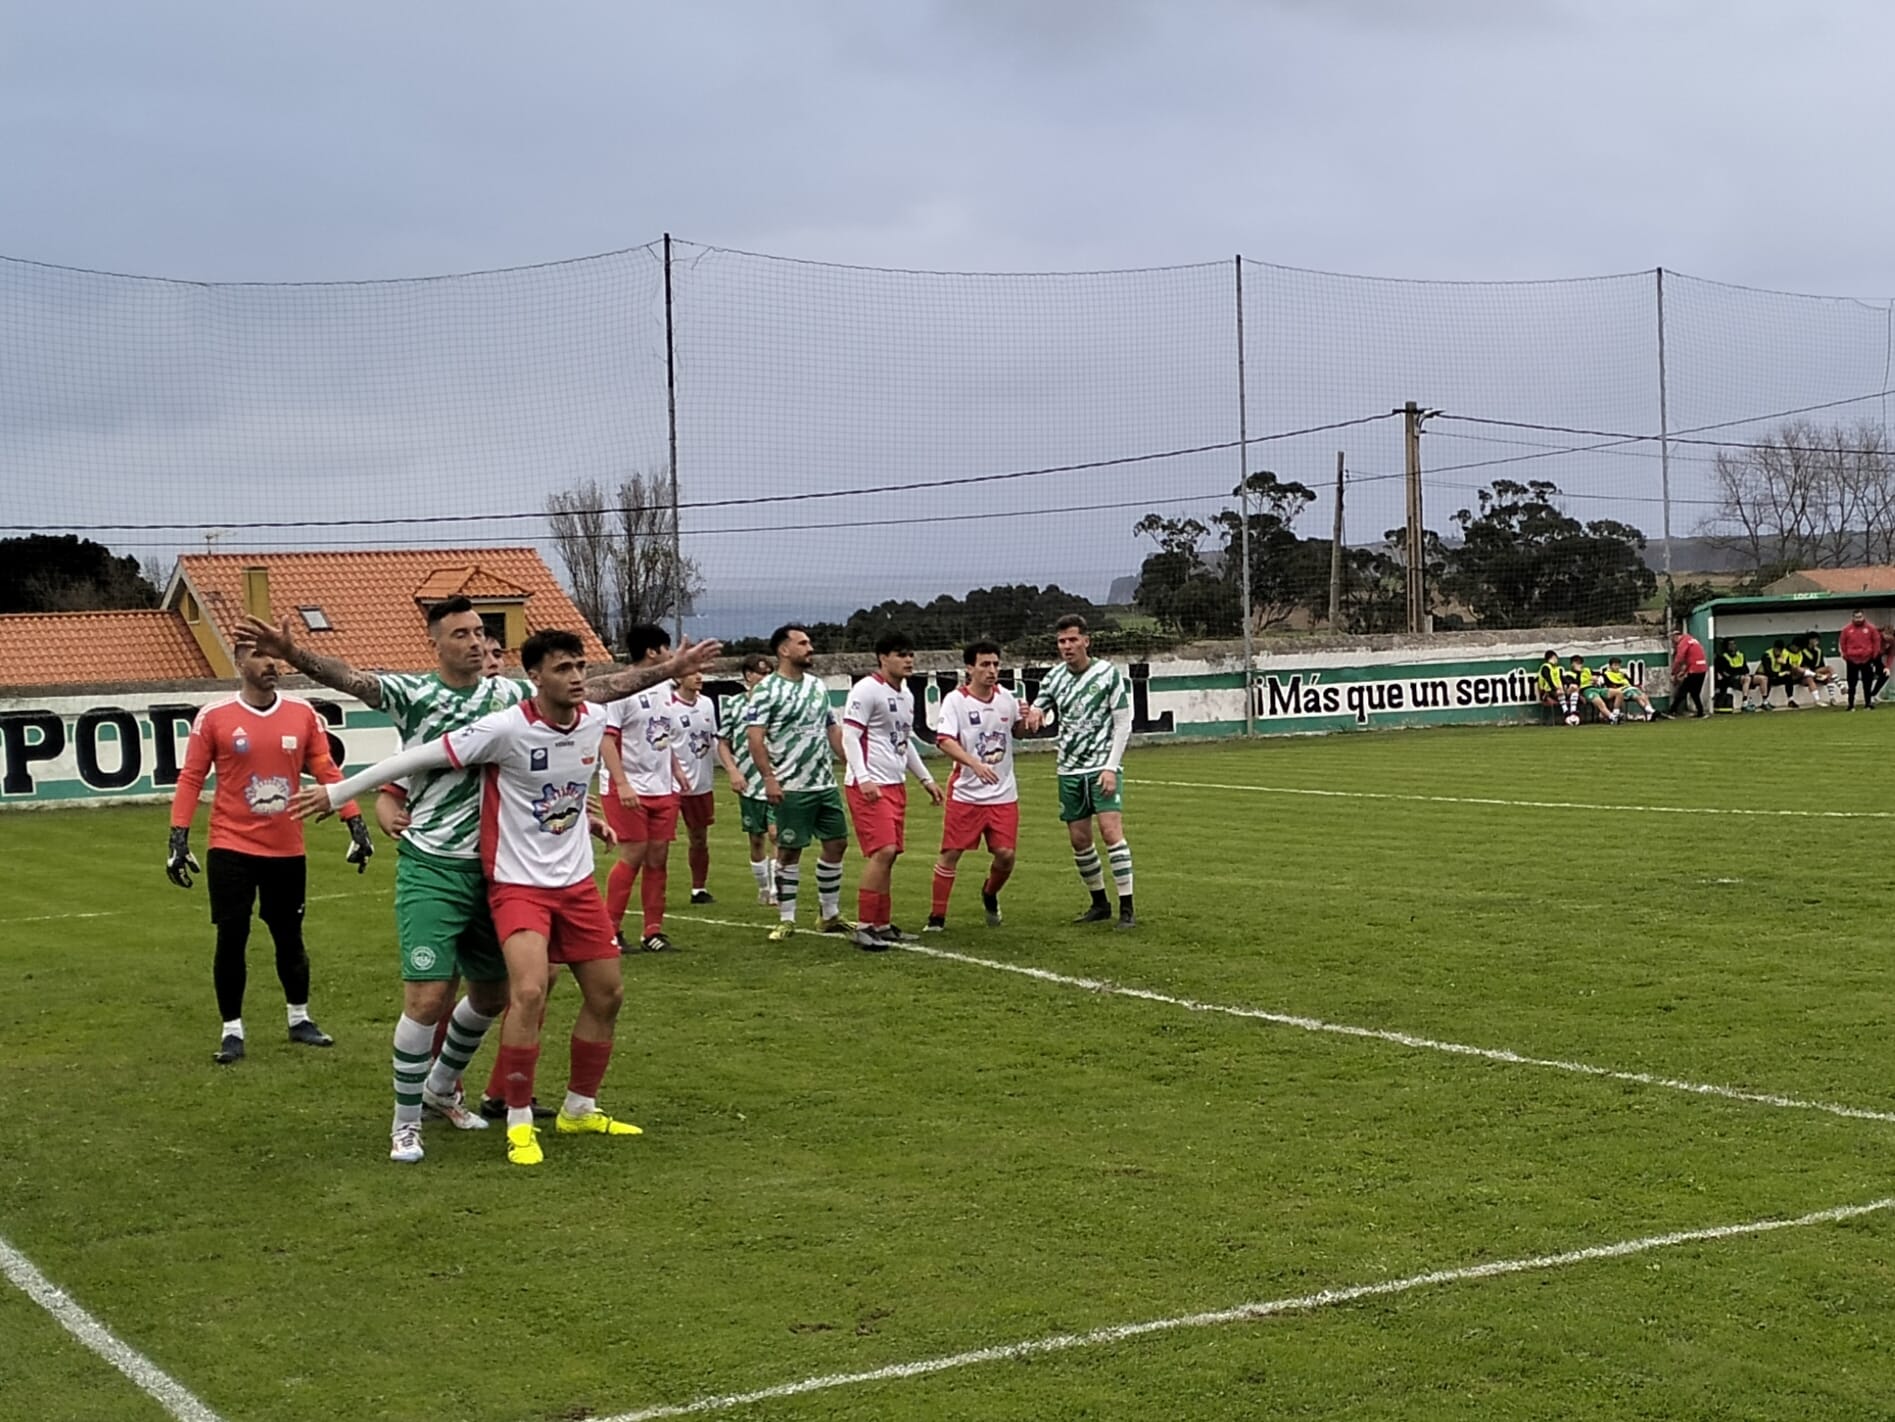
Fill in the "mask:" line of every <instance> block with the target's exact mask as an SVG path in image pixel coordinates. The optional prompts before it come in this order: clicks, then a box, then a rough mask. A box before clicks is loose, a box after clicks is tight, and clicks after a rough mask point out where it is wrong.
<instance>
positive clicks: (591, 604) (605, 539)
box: [546, 470, 704, 646]
mask: <svg viewBox="0 0 1895 1422" xmlns="http://www.w3.org/2000/svg"><path fill="white" fill-rule="evenodd" d="M546 517H547V521H548V523H549V524H550V525H551V526H552V534H553V547H554V549H555V550H556V551H557V552H558V554H559V559H560V562H561V563H562V564H564V566H565V569H566V581H567V582H568V584H570V585H571V587H572V598H573V605H574V606H575V607H577V608H578V609H579V611H580V613H581V614H582V615H583V616H584V617H585V619H586V621H588V622H589V623H591V624H592V626H593V627H594V628H595V629H596V630H597V631H598V633H599V635H600V636H601V637H603V638H604V639H605V640H606V642H607V643H608V644H610V645H613V646H616V645H617V644H618V643H619V642H620V640H622V638H623V637H624V634H625V630H626V629H627V628H628V627H631V626H634V625H635V624H637V623H640V622H658V623H663V622H666V621H668V620H670V619H671V618H672V617H673V616H674V615H678V614H682V613H688V612H690V610H691V606H692V603H693V602H694V601H695V600H696V599H697V598H698V597H699V596H701V595H702V594H703V591H704V579H703V576H702V575H701V573H700V572H699V569H698V565H697V561H696V560H695V559H692V558H686V557H681V556H679V554H678V552H677V549H676V546H675V542H674V535H675V532H676V529H677V511H676V510H675V509H673V508H672V506H671V500H670V498H669V495H668V491H667V489H666V487H665V481H664V480H663V479H661V478H659V477H657V476H656V475H649V476H648V475H645V474H643V473H640V472H638V471H636V470H634V471H633V472H632V473H630V474H628V475H627V476H626V477H625V478H624V479H622V480H621V481H620V482H619V485H618V487H617V488H616V489H613V490H607V489H606V488H605V487H604V486H602V485H601V484H600V483H599V482H598V481H597V480H595V479H588V480H587V481H586V482H585V483H583V484H577V485H575V486H574V487H572V488H570V489H565V490H562V491H560V492H558V493H556V494H553V495H551V496H549V497H548V499H547V500H546Z"/></svg>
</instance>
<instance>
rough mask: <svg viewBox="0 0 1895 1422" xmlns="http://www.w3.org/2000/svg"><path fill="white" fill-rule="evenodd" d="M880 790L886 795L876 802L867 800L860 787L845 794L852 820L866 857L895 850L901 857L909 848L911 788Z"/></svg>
mask: <svg viewBox="0 0 1895 1422" xmlns="http://www.w3.org/2000/svg"><path fill="white" fill-rule="evenodd" d="M877 788H878V789H880V790H881V792H882V795H881V798H880V799H878V800H875V801H873V802H871V801H869V800H867V799H865V798H863V795H862V787H861V786H859V785H851V786H849V787H847V789H846V791H845V792H844V793H845V794H846V795H847V797H848V800H849V818H850V819H851V820H853V821H854V822H855V840H856V843H857V844H859V845H861V846H862V853H864V854H865V855H867V854H875V853H878V852H879V851H881V850H884V849H889V848H891V847H892V848H893V849H894V851H895V852H896V853H897V854H899V853H901V852H902V850H904V849H906V848H907V847H908V846H907V843H906V842H905V840H904V839H903V837H902V826H903V821H905V820H906V819H907V817H908V787H907V786H906V785H905V784H904V785H882V786H878V787H877Z"/></svg>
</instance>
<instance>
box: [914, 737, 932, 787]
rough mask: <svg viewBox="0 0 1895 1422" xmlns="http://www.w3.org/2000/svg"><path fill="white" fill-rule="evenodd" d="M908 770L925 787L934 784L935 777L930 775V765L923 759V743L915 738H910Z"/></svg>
mask: <svg viewBox="0 0 1895 1422" xmlns="http://www.w3.org/2000/svg"><path fill="white" fill-rule="evenodd" d="M908 770H909V773H910V774H912V775H913V776H914V777H915V779H917V780H919V781H920V782H921V783H922V784H923V785H932V784H934V777H933V776H932V775H930V774H929V773H928V763H927V762H926V761H925V760H923V759H922V758H921V743H920V742H919V741H917V740H916V739H915V738H914V737H913V736H910V737H909V738H908Z"/></svg>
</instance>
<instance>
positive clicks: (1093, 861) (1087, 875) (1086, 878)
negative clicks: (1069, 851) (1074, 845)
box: [1073, 845, 1105, 894]
mask: <svg viewBox="0 0 1895 1422" xmlns="http://www.w3.org/2000/svg"><path fill="white" fill-rule="evenodd" d="M1073 868H1075V869H1077V870H1078V871H1079V881H1080V882H1081V883H1082V884H1084V885H1085V886H1086V887H1087V888H1088V889H1090V890H1092V892H1093V893H1095V894H1103V893H1104V892H1105V869H1104V868H1103V866H1101V865H1100V863H1099V851H1098V850H1096V849H1094V848H1093V847H1092V846H1091V845H1087V846H1086V847H1085V848H1084V849H1075V850H1074V851H1073Z"/></svg>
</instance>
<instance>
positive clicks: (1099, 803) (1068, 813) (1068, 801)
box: [1058, 770, 1125, 824]
mask: <svg viewBox="0 0 1895 1422" xmlns="http://www.w3.org/2000/svg"><path fill="white" fill-rule="evenodd" d="M1103 773H1104V772H1102V771H1097V770H1095V771H1093V772H1091V773H1090V774H1088V775H1062V776H1060V777H1058V778H1059V817H1060V818H1061V819H1062V820H1064V821H1066V822H1067V823H1068V824H1071V823H1072V822H1073V821H1074V820H1088V819H1091V818H1092V817H1093V816H1094V815H1116V814H1119V813H1120V812H1122V811H1123V810H1124V809H1125V772H1124V771H1122V770H1121V771H1120V772H1119V773H1118V780H1117V782H1116V783H1115V784H1114V785H1113V787H1112V793H1111V794H1110V795H1108V794H1106V793H1105V791H1104V790H1102V789H1100V788H1099V776H1100V775H1101V774H1103Z"/></svg>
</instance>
